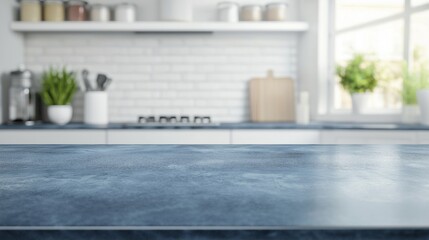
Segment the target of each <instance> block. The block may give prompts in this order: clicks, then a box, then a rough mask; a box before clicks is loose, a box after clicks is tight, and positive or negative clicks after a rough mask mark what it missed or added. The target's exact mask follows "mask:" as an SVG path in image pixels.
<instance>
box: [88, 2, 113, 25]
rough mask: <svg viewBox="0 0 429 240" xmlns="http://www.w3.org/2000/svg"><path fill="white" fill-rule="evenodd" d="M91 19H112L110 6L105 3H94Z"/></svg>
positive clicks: (100, 20)
mask: <svg viewBox="0 0 429 240" xmlns="http://www.w3.org/2000/svg"><path fill="white" fill-rule="evenodd" d="M90 20H91V21H94V22H108V21H110V8H109V6H107V5H104V4H94V5H92V6H91V11H90Z"/></svg>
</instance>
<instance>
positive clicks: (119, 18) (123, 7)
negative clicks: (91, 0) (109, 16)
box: [115, 3, 137, 22]
mask: <svg viewBox="0 0 429 240" xmlns="http://www.w3.org/2000/svg"><path fill="white" fill-rule="evenodd" d="M115 21H116V22H135V21H137V7H136V5H134V4H131V3H121V4H118V5H116V6H115Z"/></svg>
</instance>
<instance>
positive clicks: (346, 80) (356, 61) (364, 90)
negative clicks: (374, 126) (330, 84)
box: [337, 54, 377, 114]
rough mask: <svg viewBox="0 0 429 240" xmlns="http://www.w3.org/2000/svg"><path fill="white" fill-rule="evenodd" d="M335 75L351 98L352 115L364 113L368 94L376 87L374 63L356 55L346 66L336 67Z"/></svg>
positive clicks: (367, 102)
mask: <svg viewBox="0 0 429 240" xmlns="http://www.w3.org/2000/svg"><path fill="white" fill-rule="evenodd" d="M337 75H338V76H339V77H340V80H341V81H340V83H341V85H342V86H343V88H344V89H345V90H346V91H348V92H349V93H350V94H351V96H352V105H353V113H355V114H361V113H364V112H365V111H366V110H367V109H368V105H369V97H370V93H371V92H372V91H374V88H375V87H376V86H377V79H376V66H375V63H373V62H369V61H366V60H365V57H364V55H362V54H356V55H355V56H354V57H353V59H352V60H350V61H349V62H348V63H347V65H346V66H344V67H343V66H337Z"/></svg>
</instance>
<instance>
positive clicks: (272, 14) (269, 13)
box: [266, 3, 288, 21]
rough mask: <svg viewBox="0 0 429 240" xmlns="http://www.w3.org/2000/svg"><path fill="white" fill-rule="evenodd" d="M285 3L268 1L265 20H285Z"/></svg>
mask: <svg viewBox="0 0 429 240" xmlns="http://www.w3.org/2000/svg"><path fill="white" fill-rule="evenodd" d="M287 7H288V5H287V3H270V4H268V5H267V7H266V20H267V21H285V20H286V12H287Z"/></svg>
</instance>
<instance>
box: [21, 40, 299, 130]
mask: <svg viewBox="0 0 429 240" xmlns="http://www.w3.org/2000/svg"><path fill="white" fill-rule="evenodd" d="M25 44H26V49H25V56H26V65H27V66H28V67H29V68H31V69H33V70H34V71H43V70H46V69H47V68H48V67H49V66H50V65H56V66H60V65H66V66H67V67H69V68H70V69H73V70H75V71H77V72H80V71H81V70H82V69H84V68H86V69H88V70H90V71H91V73H92V75H91V76H92V78H95V74H96V73H98V72H103V73H106V74H108V75H110V76H111V77H112V78H113V80H114V82H113V84H112V85H111V88H110V89H109V114H110V120H111V121H112V122H134V121H136V120H137V116H138V115H148V114H155V115H160V114H170V115H172V114H177V115H179V114H189V115H198V114H202V115H211V116H212V117H213V119H214V120H215V121H245V120H248V118H249V110H248V106H249V105H248V81H249V79H251V78H254V77H261V76H264V75H266V72H267V70H269V69H272V70H274V71H275V74H276V75H277V76H289V77H291V78H296V75H297V74H296V72H297V50H296V47H297V44H298V38H297V37H296V36H295V35H290V34H279V33H272V34H250V33H240V34H239V33H234V34H233V33H228V34H227V33H225V34H218V33H216V34H208V35H201V34H174V35H164V34H126V33H123V34H109V33H102V34H78V35H76V34H48V33H43V34H28V35H27V36H26V43H25ZM74 106H75V111H74V115H75V116H74V120H82V119H83V115H82V114H83V94H81V93H80V94H78V95H77V96H76V99H75V101H74Z"/></svg>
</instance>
